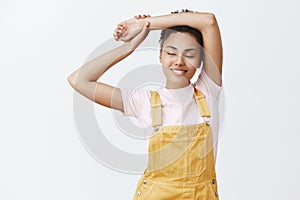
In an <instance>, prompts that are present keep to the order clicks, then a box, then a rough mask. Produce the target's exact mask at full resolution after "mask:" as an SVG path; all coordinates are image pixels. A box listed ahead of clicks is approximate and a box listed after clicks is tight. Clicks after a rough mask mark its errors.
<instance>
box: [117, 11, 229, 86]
mask: <svg viewBox="0 0 300 200" xmlns="http://www.w3.org/2000/svg"><path fill="white" fill-rule="evenodd" d="M137 18H138V17H136V18H134V19H131V20H126V21H124V22H121V23H119V27H118V28H120V27H122V31H120V32H118V30H119V29H118V28H117V29H116V30H117V31H116V33H117V35H115V39H116V40H121V41H126V40H128V39H130V38H131V37H134V35H135V30H138V29H139V28H138V27H139V26H140V25H139V22H138V21H139V20H147V21H150V30H158V29H165V28H169V27H172V26H180V25H186V26H190V27H193V28H195V29H198V30H199V31H200V32H201V33H202V37H203V48H204V59H203V60H204V62H203V67H204V70H205V72H206V73H207V75H208V76H209V77H210V78H211V79H212V80H213V81H214V82H215V83H216V84H217V85H219V86H220V85H221V84H222V62H223V50H222V40H221V34H220V29H219V25H218V23H217V19H216V17H215V15H214V14H212V13H206V12H181V13H174V14H167V15H160V16H154V17H149V16H147V17H145V15H144V17H141V18H139V19H137ZM128 30H131V32H129V31H128ZM125 32H126V34H124V35H122V33H125Z"/></svg>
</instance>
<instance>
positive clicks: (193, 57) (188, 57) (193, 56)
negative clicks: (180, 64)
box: [185, 55, 195, 58]
mask: <svg viewBox="0 0 300 200" xmlns="http://www.w3.org/2000/svg"><path fill="white" fill-rule="evenodd" d="M185 57H187V58H194V57H195V56H188V55H186V56H185Z"/></svg>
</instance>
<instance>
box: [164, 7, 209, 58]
mask: <svg viewBox="0 0 300 200" xmlns="http://www.w3.org/2000/svg"><path fill="white" fill-rule="evenodd" d="M180 12H194V11H191V10H188V9H182V10H180V11H179V10H176V11H173V12H171V14H176V13H180ZM176 32H181V33H189V34H191V35H192V36H194V37H195V38H196V40H197V42H198V43H199V44H200V59H201V60H200V63H201V62H202V61H203V57H204V51H203V48H202V47H203V38H202V33H201V32H200V31H199V30H197V29H195V28H193V27H190V26H172V27H170V28H166V29H163V30H162V31H161V33H160V39H159V43H160V49H162V47H163V44H164V42H165V40H166V39H167V38H168V37H169V36H170V35H171V34H172V33H176Z"/></svg>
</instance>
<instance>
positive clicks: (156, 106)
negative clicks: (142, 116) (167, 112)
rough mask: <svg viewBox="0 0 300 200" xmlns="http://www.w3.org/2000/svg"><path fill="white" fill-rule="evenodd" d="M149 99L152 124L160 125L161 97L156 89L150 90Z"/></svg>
mask: <svg viewBox="0 0 300 200" xmlns="http://www.w3.org/2000/svg"><path fill="white" fill-rule="evenodd" d="M150 95H151V99H150V103H151V116H152V126H153V127H154V126H160V125H161V124H162V121H161V99H160V96H159V94H158V92H156V91H150Z"/></svg>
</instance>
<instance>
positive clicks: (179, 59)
mask: <svg viewBox="0 0 300 200" xmlns="http://www.w3.org/2000/svg"><path fill="white" fill-rule="evenodd" d="M183 64H184V60H183V57H182V56H179V55H178V56H177V57H176V60H175V65H178V66H181V65H183Z"/></svg>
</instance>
